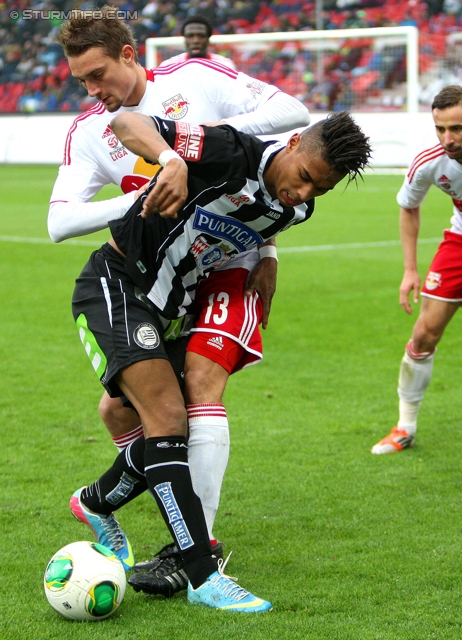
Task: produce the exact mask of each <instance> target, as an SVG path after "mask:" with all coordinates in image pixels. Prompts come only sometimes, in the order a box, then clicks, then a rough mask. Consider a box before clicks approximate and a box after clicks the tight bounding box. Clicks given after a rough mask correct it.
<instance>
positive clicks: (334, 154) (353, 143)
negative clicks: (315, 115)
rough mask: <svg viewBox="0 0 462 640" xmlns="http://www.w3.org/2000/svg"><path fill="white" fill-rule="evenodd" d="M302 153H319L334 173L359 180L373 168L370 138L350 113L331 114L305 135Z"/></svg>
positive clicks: (301, 146)
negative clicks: (371, 165)
mask: <svg viewBox="0 0 462 640" xmlns="http://www.w3.org/2000/svg"><path fill="white" fill-rule="evenodd" d="M299 150H300V151H305V152H307V153H313V152H314V153H316V152H318V153H319V154H320V156H321V157H322V158H323V160H325V161H326V162H327V163H328V164H329V165H330V166H331V167H332V169H333V170H334V171H336V172H337V173H339V174H340V175H342V176H348V182H352V181H356V180H357V178H358V176H359V177H362V172H363V171H364V169H365V168H366V167H368V166H369V160H370V158H371V155H372V148H371V145H370V138H368V137H367V136H366V135H365V134H364V132H363V130H362V129H361V127H360V126H359V125H358V124H357V123H356V122H355V121H354V119H353V118H352V117H351V115H350V114H349V113H348V111H338V112H336V113H330V114H329V115H328V116H327V118H325V119H324V120H320V121H319V122H316V124H313V125H312V126H311V127H308V129H305V131H303V133H302V134H301V144H300V147H299Z"/></svg>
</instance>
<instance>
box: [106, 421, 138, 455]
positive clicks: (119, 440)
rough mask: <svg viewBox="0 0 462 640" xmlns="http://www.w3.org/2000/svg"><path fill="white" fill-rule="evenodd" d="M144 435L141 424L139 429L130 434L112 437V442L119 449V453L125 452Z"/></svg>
mask: <svg viewBox="0 0 462 640" xmlns="http://www.w3.org/2000/svg"><path fill="white" fill-rule="evenodd" d="M142 435H143V425H141V424H140V426H139V427H136V428H135V429H133V430H132V431H129V432H128V433H124V434H123V435H122V436H112V441H113V443H114V444H115V446H116V447H117V450H118V451H119V453H120V452H121V451H124V450H125V449H126V448H127V447H128V445H129V444H131V443H132V442H134V441H135V440H137V439H138V438H139V437H140V436H142Z"/></svg>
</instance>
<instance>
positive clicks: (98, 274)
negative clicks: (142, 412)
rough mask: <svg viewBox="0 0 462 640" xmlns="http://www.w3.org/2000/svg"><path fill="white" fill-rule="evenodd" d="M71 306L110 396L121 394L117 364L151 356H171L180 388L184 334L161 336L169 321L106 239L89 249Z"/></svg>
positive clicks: (87, 348) (118, 366) (125, 364)
mask: <svg viewBox="0 0 462 640" xmlns="http://www.w3.org/2000/svg"><path fill="white" fill-rule="evenodd" d="M72 312H73V314H74V319H75V321H76V323H77V328H78V330H79V335H80V339H81V341H82V344H83V346H84V348H85V351H86V353H87V355H88V357H89V358H90V362H91V364H92V366H93V369H94V370H95V372H96V374H97V376H98V377H99V379H100V381H101V383H102V385H103V386H104V388H105V389H106V391H107V392H108V393H109V395H110V396H111V397H116V396H122V395H123V394H122V392H121V390H120V388H119V386H118V385H117V384H116V383H115V381H114V377H115V376H116V374H117V373H118V372H119V371H120V370H121V369H124V368H125V367H128V366H130V365H131V364H134V363H135V362H139V361H141V360H151V359H152V358H164V359H166V360H169V361H170V364H171V365H172V368H173V370H174V371H175V374H176V376H177V379H178V382H179V383H180V387H181V389H182V390H183V386H184V385H183V378H184V375H183V369H184V358H185V352H186V345H187V343H188V340H189V337H187V336H185V337H178V338H177V339H175V340H168V341H164V337H163V334H164V331H165V330H166V329H167V328H168V326H169V325H170V321H168V320H166V319H165V318H162V317H161V316H160V315H159V312H158V311H157V309H156V307H155V306H154V305H153V304H152V303H151V301H150V300H148V298H147V297H146V296H145V295H144V294H143V293H142V292H141V291H140V290H139V289H138V287H136V286H135V285H134V283H133V282H132V281H131V280H130V278H129V277H128V275H127V274H126V272H125V267H124V259H123V258H122V256H121V255H120V254H119V253H118V252H117V251H115V249H113V248H112V247H111V246H110V245H109V244H105V245H104V246H103V247H102V248H101V249H99V250H98V251H95V252H94V253H93V254H92V255H91V257H90V260H89V261H88V262H87V264H86V265H85V267H84V268H83V271H82V273H81V274H80V276H79V277H78V278H77V280H76V286H75V289H74V295H73V298H72Z"/></svg>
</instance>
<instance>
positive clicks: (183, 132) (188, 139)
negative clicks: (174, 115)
mask: <svg viewBox="0 0 462 640" xmlns="http://www.w3.org/2000/svg"><path fill="white" fill-rule="evenodd" d="M175 129H176V135H175V145H174V147H173V148H174V150H175V151H176V152H177V154H178V155H179V156H181V157H182V158H183V160H191V161H193V162H197V161H198V160H200V159H201V156H202V147H203V145H204V129H203V128H202V127H201V126H199V125H195V124H189V123H188V122H175Z"/></svg>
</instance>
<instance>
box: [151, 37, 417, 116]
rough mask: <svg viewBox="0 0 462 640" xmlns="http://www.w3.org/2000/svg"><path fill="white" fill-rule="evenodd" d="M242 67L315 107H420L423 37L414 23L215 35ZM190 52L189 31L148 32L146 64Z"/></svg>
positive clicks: (218, 46)
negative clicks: (156, 34) (187, 44)
mask: <svg viewBox="0 0 462 640" xmlns="http://www.w3.org/2000/svg"><path fill="white" fill-rule="evenodd" d="M210 44H211V45H212V48H213V50H214V51H215V52H217V53H221V54H223V55H226V56H228V57H230V58H231V59H232V60H233V61H234V62H235V64H236V66H237V68H238V70H239V71H243V72H245V73H248V74H249V75H251V76H253V77H256V78H259V79H261V80H264V81H265V82H269V83H270V84H275V85H276V86H278V87H279V88H280V89H282V90H284V91H286V92H287V93H289V94H291V95H294V96H296V97H297V98H299V99H300V100H302V101H303V102H305V103H306V104H307V106H309V108H310V110H311V111H316V110H320V111H323V110H324V111H326V110H335V109H337V110H338V109H340V108H346V109H348V110H352V111H353V110H354V111H401V112H402V111H403V110H405V111H407V112H408V113H411V114H412V113H417V112H418V110H419V36H418V30H417V28H416V27H413V26H403V27H373V28H368V29H336V30H328V31H324V30H322V31H288V32H275V33H241V34H228V35H213V36H212V37H211V38H210ZM182 51H184V38H183V36H174V37H160V38H148V39H147V40H146V67H147V68H149V69H151V68H154V67H156V66H158V65H159V64H160V63H161V62H162V61H163V60H166V59H167V58H170V57H172V56H174V55H176V54H178V53H181V52H182Z"/></svg>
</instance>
